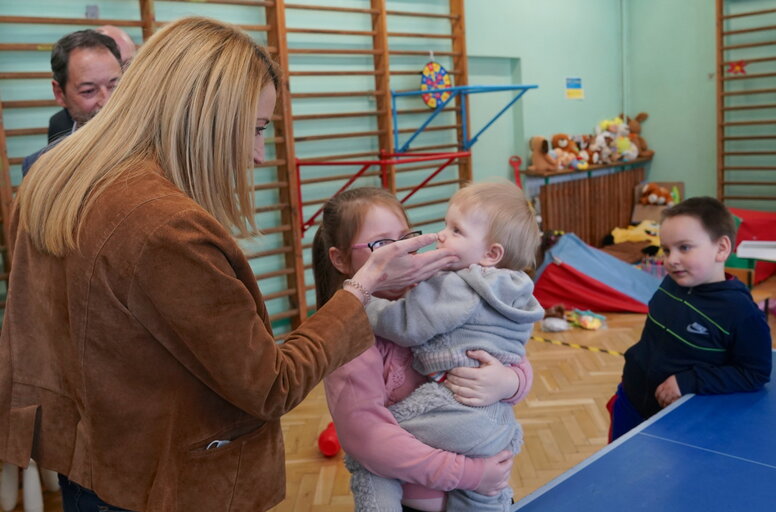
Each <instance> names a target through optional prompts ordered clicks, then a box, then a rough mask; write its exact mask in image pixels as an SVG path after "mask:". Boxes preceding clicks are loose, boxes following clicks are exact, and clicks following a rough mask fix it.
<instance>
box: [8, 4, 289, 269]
mask: <svg viewBox="0 0 776 512" xmlns="http://www.w3.org/2000/svg"><path fill="white" fill-rule="evenodd" d="M268 84H272V85H274V86H275V88H276V89H277V88H278V86H279V85H280V75H279V72H278V68H277V67H276V65H275V64H274V63H273V62H272V60H271V59H270V58H269V56H268V54H267V52H266V51H265V50H264V49H263V48H261V47H260V46H258V45H257V44H256V43H254V42H253V41H252V40H251V38H250V37H249V36H248V35H247V34H246V33H244V32H243V31H241V30H240V29H238V28H236V27H233V26H231V25H227V24H224V23H221V22H218V21H215V20H211V19H207V18H197V17H192V18H184V19H181V20H178V21H175V22H173V23H170V24H168V25H167V26H165V27H164V28H163V29H161V30H160V31H159V32H157V33H156V34H155V35H154V36H153V37H151V38H150V39H149V40H148V42H146V43H145V44H144V45H143V47H142V48H141V50H140V52H139V53H138V55H137V57H136V58H135V59H134V60H133V62H132V65H131V66H129V68H128V69H127V72H126V73H125V75H124V76H123V77H122V79H121V82H120V83H119V85H118V87H117V88H116V91H115V92H114V93H113V95H112V97H111V99H110V101H108V103H107V104H106V105H105V108H104V109H103V110H102V111H101V112H100V113H99V114H98V115H97V116H95V118H94V119H92V120H91V121H89V123H87V124H86V125H85V126H83V127H82V128H80V129H79V130H78V131H77V132H76V133H74V134H73V135H70V136H69V137H67V138H66V139H65V140H64V141H62V142H61V143H59V144H58V145H57V146H56V147H55V148H53V149H52V150H51V151H48V152H47V153H45V154H44V155H43V156H41V158H40V159H39V160H38V162H37V163H36V164H35V165H34V166H33V168H32V171H31V172H30V174H29V175H28V176H27V177H26V178H25V179H24V182H23V183H22V186H21V188H20V189H19V194H18V200H19V208H20V222H21V226H22V228H23V229H25V230H27V231H28V232H29V235H30V238H31V239H32V241H33V243H34V244H35V246H36V247H38V249H40V250H41V251H43V252H46V253H49V254H53V255H56V256H64V255H65V254H66V253H68V252H69V251H72V250H74V249H76V248H77V247H78V232H79V227H80V223H81V221H82V219H83V218H84V214H85V212H86V211H87V210H88V209H89V208H90V207H91V205H92V204H93V203H94V200H95V198H96V197H97V196H98V195H99V194H100V192H101V191H102V190H104V189H105V187H107V186H108V185H109V184H110V183H112V182H113V181H115V180H117V179H119V178H121V177H123V176H127V175H128V174H130V173H132V172H134V171H137V170H138V169H143V168H148V167H149V165H150V166H155V167H158V168H159V169H161V172H162V174H163V175H164V177H165V178H167V179H169V180H170V181H171V182H172V183H174V184H175V185H176V186H177V187H178V188H180V189H181V190H182V191H183V192H184V193H185V194H186V195H188V196H189V197H191V198H192V199H194V201H196V202H197V203H199V204H200V206H202V207H203V208H205V210H207V211H208V212H209V213H210V214H212V215H213V216H214V217H215V218H216V219H218V221H219V222H221V223H222V224H224V225H225V226H226V227H227V228H236V229H237V230H238V231H239V232H240V234H241V235H250V234H253V233H256V232H257V227H256V224H255V220H254V208H253V183H252V179H253V178H252V173H249V172H248V170H249V169H252V167H253V155H252V153H253V144H254V135H255V133H254V132H255V123H256V118H255V116H256V110H257V108H258V101H259V94H260V93H261V91H262V90H263V88H264V87H265V86H266V85H268Z"/></svg>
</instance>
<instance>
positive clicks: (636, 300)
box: [534, 233, 661, 313]
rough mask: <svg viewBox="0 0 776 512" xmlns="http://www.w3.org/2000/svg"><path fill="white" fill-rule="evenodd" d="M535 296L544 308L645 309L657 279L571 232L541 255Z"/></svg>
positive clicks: (640, 310) (641, 310) (639, 310)
mask: <svg viewBox="0 0 776 512" xmlns="http://www.w3.org/2000/svg"><path fill="white" fill-rule="evenodd" d="M534 279H535V281H536V286H535V289H534V295H535V296H536V298H537V299H538V300H539V302H540V303H541V304H542V306H544V307H545V308H547V307H550V306H552V305H554V304H564V306H566V307H567V308H579V309H591V310H597V311H631V312H638V313H646V312H647V304H648V302H649V299H650V298H651V297H652V295H653V294H654V293H655V291H657V288H658V285H659V284H660V281H661V280H660V279H659V278H657V277H655V276H653V275H650V274H648V273H646V272H644V271H642V270H639V269H637V268H635V267H633V266H632V265H629V264H628V263H625V262H624V261H621V260H619V259H617V258H615V257H614V256H611V255H609V254H607V253H605V252H603V251H599V250H598V249H595V248H593V247H591V246H589V245H587V244H586V243H585V242H583V241H582V240H580V239H579V237H577V236H576V235H575V234H573V233H567V234H565V235H563V236H562V237H561V238H560V239H559V240H558V242H557V243H556V244H555V245H554V246H552V247H551V248H550V249H549V250H548V251H547V252H546V253H545V256H544V263H542V265H541V266H540V267H539V269H538V270H537V272H536V276H535V278H534Z"/></svg>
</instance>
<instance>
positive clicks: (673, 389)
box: [655, 375, 682, 407]
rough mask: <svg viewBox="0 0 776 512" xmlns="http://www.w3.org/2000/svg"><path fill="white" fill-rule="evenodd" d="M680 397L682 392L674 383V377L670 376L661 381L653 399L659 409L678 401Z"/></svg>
mask: <svg viewBox="0 0 776 512" xmlns="http://www.w3.org/2000/svg"><path fill="white" fill-rule="evenodd" d="M681 396H682V392H681V390H680V389H679V384H678V383H677V382H676V377H675V376H674V375H671V376H670V377H668V378H667V379H666V380H664V381H663V383H662V384H661V385H659V386H658V387H657V389H656V390H655V398H656V399H657V403H658V404H660V407H667V406H669V405H671V404H672V403H674V402H676V401H677V400H679V398H680V397H681Z"/></svg>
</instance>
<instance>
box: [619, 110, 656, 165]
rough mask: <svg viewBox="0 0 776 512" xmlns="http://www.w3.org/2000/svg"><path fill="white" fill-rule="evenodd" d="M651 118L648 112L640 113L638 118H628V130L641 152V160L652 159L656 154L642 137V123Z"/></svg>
mask: <svg viewBox="0 0 776 512" xmlns="http://www.w3.org/2000/svg"><path fill="white" fill-rule="evenodd" d="M648 118H649V114H647V113H646V112H639V113H638V114H637V115H636V117H634V118H631V117H626V118H625V119H627V121H628V129H629V130H630V135H629V137H630V139H631V140H632V141H633V143H634V144H635V145H636V147H637V148H638V150H639V158H652V156H653V155H654V154H655V152H654V151H652V150H651V149H649V146H648V145H647V141H646V140H644V137H642V136H641V123H643V122H644V121H646V120H647V119H648Z"/></svg>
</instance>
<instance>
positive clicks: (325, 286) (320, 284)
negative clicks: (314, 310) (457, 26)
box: [313, 187, 409, 308]
mask: <svg viewBox="0 0 776 512" xmlns="http://www.w3.org/2000/svg"><path fill="white" fill-rule="evenodd" d="M375 205H380V206H385V207H386V208H389V209H391V210H393V211H395V212H396V213H397V214H398V215H399V216H400V217H401V218H403V219H404V220H405V221H406V222H407V225H408V226H409V220H408V219H407V214H406V213H405V211H404V208H403V207H402V205H401V203H400V202H399V200H398V199H396V197H395V196H394V195H393V194H391V193H390V192H388V191H387V190H384V189H381V188H376V187H362V188H354V189H350V190H346V191H344V192H341V193H339V194H337V195H336V196H334V197H332V198H331V199H329V200H328V201H327V202H326V204H325V205H324V206H323V220H322V221H321V225H320V226H319V227H318V231H316V233H315V238H314V239H313V276H314V278H315V301H316V303H317V306H318V307H319V308H320V307H321V306H323V305H324V304H325V303H326V301H328V300H329V299H330V298H331V296H332V295H334V293H335V292H336V291H337V290H338V289H340V288H341V287H342V282H343V281H344V280H345V279H347V278H348V277H350V276H347V275H345V274H343V273H342V272H340V271H339V270H337V268H336V267H335V266H334V265H333V264H332V262H331V259H330V258H329V249H330V248H332V247H336V248H337V249H339V251H340V252H341V253H342V254H343V259H344V261H345V262H346V264H347V265H348V266H350V256H351V248H350V246H351V245H352V244H353V239H354V238H355V236H356V235H357V234H358V232H359V231H361V226H363V224H364V219H365V218H366V214H367V212H368V211H369V209H370V208H371V207H373V206H375Z"/></svg>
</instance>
